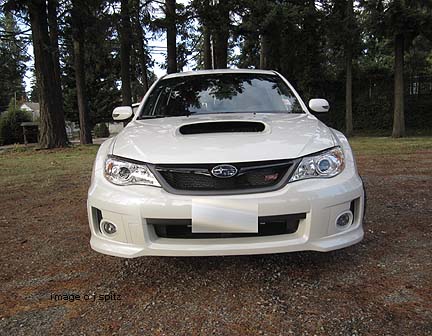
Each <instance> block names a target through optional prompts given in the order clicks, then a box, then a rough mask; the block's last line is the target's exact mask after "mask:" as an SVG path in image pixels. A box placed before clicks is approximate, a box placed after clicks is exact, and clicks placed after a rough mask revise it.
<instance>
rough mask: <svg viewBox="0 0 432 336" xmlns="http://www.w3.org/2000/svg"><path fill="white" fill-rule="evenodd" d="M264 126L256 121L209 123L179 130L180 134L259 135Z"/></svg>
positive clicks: (185, 126)
mask: <svg viewBox="0 0 432 336" xmlns="http://www.w3.org/2000/svg"><path fill="white" fill-rule="evenodd" d="M265 128H266V125H265V124H264V123H262V122H257V121H216V122H215V121H211V122H202V123H194V124H188V125H183V126H181V127H180V128H179V132H180V134H183V135H191V134H205V133H259V132H263V131H264V129H265Z"/></svg>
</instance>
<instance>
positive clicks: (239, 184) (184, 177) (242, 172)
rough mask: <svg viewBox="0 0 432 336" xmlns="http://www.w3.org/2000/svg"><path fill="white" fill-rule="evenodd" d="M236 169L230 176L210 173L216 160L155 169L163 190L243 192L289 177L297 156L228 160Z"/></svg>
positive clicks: (264, 188) (281, 182) (276, 186)
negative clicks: (222, 176)
mask: <svg viewBox="0 0 432 336" xmlns="http://www.w3.org/2000/svg"><path fill="white" fill-rule="evenodd" d="M230 165H232V166H234V167H236V168H237V170H238V173H237V174H236V175H235V176H233V177H229V178H219V177H215V176H213V175H212V174H211V171H212V169H213V168H214V167H215V166H217V164H196V165H156V166H155V167H154V170H155V172H156V175H157V176H158V177H159V180H160V181H161V184H162V186H163V187H164V188H165V190H167V191H169V192H171V193H175V194H184V195H188V194H191V195H196V194H201V195H204V194H205V195H215V194H219V195H221V194H245V193H253V192H266V191H273V190H276V189H279V188H281V187H282V186H283V185H285V183H286V182H287V181H288V179H289V177H290V176H291V174H292V171H293V170H294V168H295V167H296V166H297V161H296V160H278V161H261V162H243V163H233V164H230Z"/></svg>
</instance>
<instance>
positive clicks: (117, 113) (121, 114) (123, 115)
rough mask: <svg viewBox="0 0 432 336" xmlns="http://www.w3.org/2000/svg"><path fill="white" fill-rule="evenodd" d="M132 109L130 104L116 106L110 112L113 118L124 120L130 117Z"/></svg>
mask: <svg viewBox="0 0 432 336" xmlns="http://www.w3.org/2000/svg"><path fill="white" fill-rule="evenodd" d="M132 115H133V111H132V107H130V106H119V107H116V108H115V109H114V111H113V113H112V117H113V119H114V120H118V121H120V120H126V119H129V118H130V117H132Z"/></svg>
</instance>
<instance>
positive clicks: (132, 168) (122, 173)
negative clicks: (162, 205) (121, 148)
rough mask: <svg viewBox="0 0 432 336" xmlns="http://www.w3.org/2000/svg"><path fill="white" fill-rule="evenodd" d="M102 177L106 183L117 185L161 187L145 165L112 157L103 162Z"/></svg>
mask: <svg viewBox="0 0 432 336" xmlns="http://www.w3.org/2000/svg"><path fill="white" fill-rule="evenodd" d="M104 176H105V178H106V179H107V180H108V181H110V182H111V183H114V184H117V185H130V184H144V185H149V186H155V187H160V186H161V185H160V184H159V182H158V181H157V180H156V178H155V177H154V175H153V173H152V172H151V171H150V169H149V168H148V167H147V166H146V165H145V164H137V163H133V162H128V161H125V160H122V159H118V158H114V157H108V158H107V159H106V160H105V167H104Z"/></svg>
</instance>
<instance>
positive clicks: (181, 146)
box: [113, 113, 336, 163]
mask: <svg viewBox="0 0 432 336" xmlns="http://www.w3.org/2000/svg"><path fill="white" fill-rule="evenodd" d="M209 121H211V122H221V121H260V122H263V123H264V124H265V125H266V126H267V127H266V129H265V130H264V131H263V132H257V133H212V134H194V135H182V134H180V133H179V132H178V128H179V127H181V126H183V125H188V124H193V123H200V122H209ZM335 144H336V142H335V139H334V136H333V133H332V132H331V131H330V130H329V128H328V127H327V126H325V125H324V124H323V123H322V122H320V121H319V120H318V119H316V118H315V117H314V116H312V115H310V114H306V113H304V114H282V113H273V114H271V113H269V114H255V115H254V114H252V113H245V114H243V113H236V114H232V115H231V114H230V115H225V114H217V115H211V114H208V115H199V116H190V117H171V118H161V119H152V120H136V121H133V123H132V124H130V125H128V127H126V128H125V129H124V130H123V131H122V132H121V133H120V134H119V135H118V136H117V138H116V140H115V146H114V149H113V154H114V155H117V156H121V157H125V158H130V159H133V160H138V161H142V162H148V163H197V161H199V162H201V163H225V162H247V161H266V160H277V159H290V158H297V157H300V156H304V155H307V154H310V153H315V152H318V151H321V150H324V149H327V148H330V147H333V146H335ZM179 153H181V155H179ZM197 153H199V157H197Z"/></svg>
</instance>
